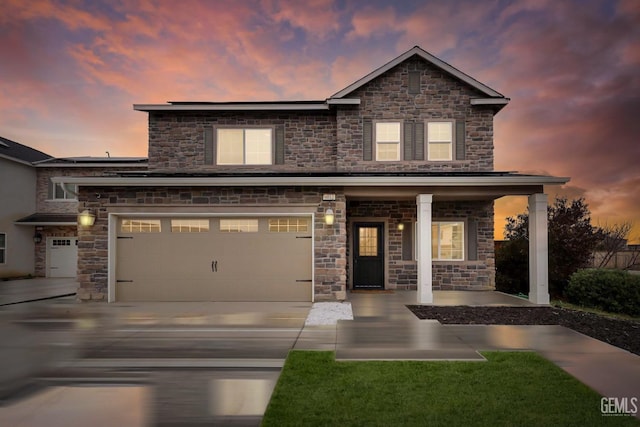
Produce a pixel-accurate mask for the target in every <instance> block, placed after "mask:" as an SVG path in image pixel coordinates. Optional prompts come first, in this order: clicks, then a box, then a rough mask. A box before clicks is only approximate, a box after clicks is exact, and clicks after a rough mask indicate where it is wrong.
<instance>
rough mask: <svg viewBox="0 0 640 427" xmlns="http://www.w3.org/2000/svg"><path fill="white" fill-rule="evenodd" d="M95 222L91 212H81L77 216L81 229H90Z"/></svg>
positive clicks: (86, 210)
mask: <svg viewBox="0 0 640 427" xmlns="http://www.w3.org/2000/svg"><path fill="white" fill-rule="evenodd" d="M95 222H96V216H95V215H94V214H92V213H91V212H89V209H85V210H83V211H82V212H81V213H80V214H79V215H78V224H80V225H81V226H83V227H91V226H93V224H95Z"/></svg>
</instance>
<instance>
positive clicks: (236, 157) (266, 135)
mask: <svg viewBox="0 0 640 427" xmlns="http://www.w3.org/2000/svg"><path fill="white" fill-rule="evenodd" d="M216 146H217V150H216V160H217V164H219V165H270V164H273V129H271V128H247V129H242V128H218V129H217V130H216Z"/></svg>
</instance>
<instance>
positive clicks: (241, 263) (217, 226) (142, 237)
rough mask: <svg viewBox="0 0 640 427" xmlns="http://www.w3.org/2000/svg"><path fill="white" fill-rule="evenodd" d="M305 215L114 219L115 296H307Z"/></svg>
mask: <svg viewBox="0 0 640 427" xmlns="http://www.w3.org/2000/svg"><path fill="white" fill-rule="evenodd" d="M311 227H312V222H311V218H310V217H260V218H244V217H243V218H238V217H229V218H217V217H216V218H180V217H178V218H122V219H120V221H119V222H118V230H117V255H116V300H117V301H310V300H311V295H312V289H311V287H312V282H311V280H312V265H311V264H312V239H311Z"/></svg>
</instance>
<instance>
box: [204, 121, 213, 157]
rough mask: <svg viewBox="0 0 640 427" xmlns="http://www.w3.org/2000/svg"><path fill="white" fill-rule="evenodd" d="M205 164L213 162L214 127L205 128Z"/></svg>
mask: <svg viewBox="0 0 640 427" xmlns="http://www.w3.org/2000/svg"><path fill="white" fill-rule="evenodd" d="M204 164H205V165H212V164H213V128H206V129H205V130H204Z"/></svg>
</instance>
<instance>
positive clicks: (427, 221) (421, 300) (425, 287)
mask: <svg viewBox="0 0 640 427" xmlns="http://www.w3.org/2000/svg"><path fill="white" fill-rule="evenodd" d="M432 200H433V195H432V194H418V197H417V204H418V242H417V243H418V245H417V246H418V254H417V255H418V304H431V303H433V272H432V271H431V202H432Z"/></svg>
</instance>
